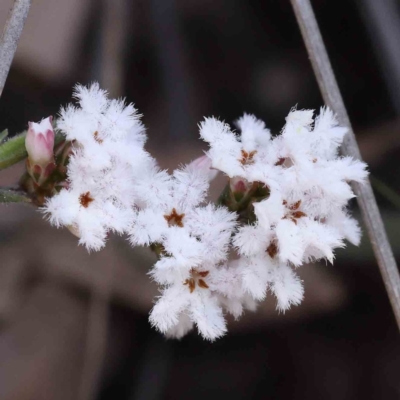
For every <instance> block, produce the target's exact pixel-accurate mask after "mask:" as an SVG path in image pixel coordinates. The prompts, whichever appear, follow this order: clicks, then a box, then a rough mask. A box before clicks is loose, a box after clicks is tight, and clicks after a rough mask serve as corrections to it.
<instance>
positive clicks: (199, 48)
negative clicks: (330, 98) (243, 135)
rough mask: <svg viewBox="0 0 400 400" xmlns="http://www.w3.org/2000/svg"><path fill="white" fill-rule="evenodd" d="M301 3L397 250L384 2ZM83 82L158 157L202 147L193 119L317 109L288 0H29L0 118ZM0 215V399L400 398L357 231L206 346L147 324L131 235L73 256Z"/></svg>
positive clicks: (395, 133)
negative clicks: (300, 294) (309, 7)
mask: <svg viewBox="0 0 400 400" xmlns="http://www.w3.org/2000/svg"><path fill="white" fill-rule="evenodd" d="M312 4H313V6H314V8H315V12H316V15H317V18H318V21H319V24H320V28H321V30H322V34H323V37H324V40H325V43H326V45H327V49H328V52H329V55H330V57H331V61H332V64H333V68H334V71H335V73H336V77H337V79H338V82H339V86H340V88H341V90H342V93H343V97H344V100H345V103H346V106H347V108H348V112H349V115H350V119H351V121H352V123H353V126H354V130H355V132H356V135H357V139H358V141H359V144H360V148H361V152H362V154H363V157H364V159H365V160H366V161H367V162H368V164H369V166H370V171H371V174H372V176H373V178H374V185H375V188H376V190H377V192H376V195H377V199H378V203H379V205H380V208H381V211H382V214H383V218H384V221H385V224H386V226H387V229H388V234H389V237H390V240H391V243H392V245H393V249H394V252H395V255H396V256H397V258H398V259H399V258H400V257H399V256H400V241H399V232H400V213H399V211H400V202H399V198H400V167H399V163H398V160H399V157H400V46H398V43H400V2H398V1H397V0H379V1H377V0H335V1H333V0H313V1H312ZM11 5H12V0H0V23H1V24H2V25H4V22H5V20H6V18H7V13H8V10H9V9H10V7H11ZM94 80H97V81H99V82H100V84H101V86H102V87H103V88H105V89H107V90H108V91H109V92H110V94H111V95H112V96H114V97H126V98H127V100H128V101H131V102H134V103H135V105H136V106H137V107H138V109H139V110H140V112H141V113H143V115H144V118H143V119H144V122H145V124H146V126H147V128H148V135H149V140H148V145H147V148H148V149H149V151H150V152H151V153H152V154H153V155H154V156H156V157H157V158H158V159H159V161H160V165H161V166H163V167H165V168H169V169H172V168H175V167H177V166H178V165H179V164H180V163H183V162H188V161H190V160H192V159H194V158H196V157H197V156H199V155H201V154H202V150H204V148H205V147H204V145H203V144H202V143H201V142H200V141H199V140H198V129H197V124H198V122H199V121H200V120H201V119H202V118H203V116H211V115H214V116H218V117H220V118H222V119H224V120H225V121H227V122H232V121H233V120H235V119H236V118H238V117H239V116H240V115H241V114H242V113H243V112H250V113H254V114H255V115H256V116H257V117H259V118H261V119H264V120H265V121H266V122H267V125H268V126H269V127H270V128H271V129H272V130H273V131H274V132H276V133H277V132H279V131H280V129H281V128H282V126H283V125H284V122H285V116H286V115H287V114H288V112H289V110H290V108H291V107H293V106H295V105H297V106H298V108H313V109H318V108H319V107H320V106H322V105H323V102H322V99H321V96H320V94H319V91H318V87H317V84H316V81H315V78H314V75H313V72H312V69H311V66H310V63H309V60H308V56H307V53H306V51H305V48H304V46H303V42H302V38H301V36H300V32H299V30H298V27H297V24H296V20H295V17H294V14H293V12H292V9H291V5H290V2H289V0H147V1H146V0H130V1H129V0H69V1H63V0H33V3H32V7H31V11H30V14H29V16H28V20H27V23H26V26H25V29H24V32H23V35H22V38H21V41H20V45H19V47H18V51H17V54H16V57H15V59H14V63H13V66H12V69H11V71H10V74H9V77H8V81H7V83H6V86H5V90H4V92H3V95H2V97H1V99H0V131H1V130H2V129H4V128H8V129H9V130H10V132H11V133H17V132H20V131H22V130H24V129H26V127H27V122H28V121H37V120H40V119H41V118H43V117H46V116H48V115H56V114H57V112H58V111H59V107H60V105H65V104H66V103H68V102H70V101H71V91H72V87H73V85H74V84H75V83H76V82H80V83H83V84H87V83H89V82H92V81H94ZM22 169H23V166H17V167H14V168H12V169H10V170H7V171H3V172H2V174H1V175H0V181H1V184H2V185H5V184H10V183H14V182H15V181H16V180H17V179H18V176H19V175H20V174H21V171H22ZM214 189H215V191H217V190H218V188H214ZM219 190H220V189H219ZM351 208H352V210H353V211H354V213H355V215H356V216H357V215H358V211H357V207H356V204H355V203H354V204H352V207H351ZM0 218H1V219H0V221H1V223H0V238H1V242H0V257H1V258H2V259H1V263H0V399H2V400H3V399H7V400H9V399H15V400H21V399H38V400H39V399H40V400H47V399H57V400H58V399H60V400H64V399H65V400H67V399H79V400H80V399H82V400H86V399H87V400H95V399H98V400H109V399H110V400H111V399H119V400H125V399H126V400H128V399H129V400H153V399H154V400H157V399H160V400H161V399H174V400H175V399H176V400H178V399H204V398H209V399H220V398H223V399H225V398H229V399H230V400H235V399H282V400H284V399H335V400H338V399H340V400H342V399H343V400H345V399H346V400H353V399H361V398H362V399H364V400H368V399H385V400H386V399H398V398H400V379H399V374H400V372H399V371H400V343H399V340H398V331H397V328H396V325H395V320H394V317H393V315H392V313H391V309H390V305H389V301H388V299H387V296H386V293H385V290H384V286H383V283H382V280H381V278H380V275H379V271H378V267H377V264H376V262H375V260H374V257H373V254H372V250H371V247H370V245H369V243H368V239H367V237H366V236H365V235H364V238H363V242H362V244H361V246H360V247H359V248H356V247H353V246H351V245H349V247H348V249H346V250H343V251H339V252H338V253H337V259H336V262H335V264H334V266H331V265H325V264H324V263H322V264H321V265H308V266H304V267H302V270H301V275H302V278H303V279H304V284H305V290H306V292H305V296H306V297H305V301H304V303H303V304H302V305H300V306H299V307H296V308H295V309H293V310H290V311H289V312H287V313H286V314H278V313H277V312H276V311H275V302H274V299H273V298H272V296H270V297H269V298H268V299H267V300H266V302H265V303H264V304H263V305H262V306H260V309H259V310H258V311H257V312H256V313H254V314H248V315H246V316H245V317H244V318H242V319H241V320H240V321H231V323H230V324H229V333H228V335H227V336H226V337H225V338H223V339H220V340H218V341H217V342H215V343H209V342H205V341H203V340H202V339H201V338H199V337H198V336H197V333H193V334H190V335H189V336H187V337H185V338H184V339H183V340H181V341H173V340H166V339H165V338H164V337H163V336H162V335H160V334H158V333H157V332H155V331H154V330H153V329H152V328H151V327H150V326H149V323H148V321H147V314H148V311H149V309H150V308H151V305H152V299H153V296H154V295H156V294H157V291H156V288H155V287H154V286H153V285H152V284H151V283H150V282H149V280H148V277H147V276H146V272H147V270H148V268H149V266H150V265H151V263H152V262H154V258H153V255H152V254H151V253H150V252H147V250H146V249H134V250H132V249H131V248H130V247H129V246H128V245H127V243H126V240H125V239H124V238H111V239H110V243H109V244H108V246H107V249H106V250H104V251H102V252H100V253H98V254H90V255H89V254H87V253H86V251H85V250H84V249H82V248H79V247H78V246H77V241H76V238H74V237H73V236H72V235H71V234H70V233H69V232H67V231H65V230H55V229H54V228H51V227H50V226H49V225H48V224H47V223H46V222H45V221H43V220H42V216H41V215H40V214H39V213H38V212H37V211H36V210H34V209H33V208H32V209H31V208H28V207H22V206H18V205H13V206H7V207H6V206H2V208H1V209H0Z"/></svg>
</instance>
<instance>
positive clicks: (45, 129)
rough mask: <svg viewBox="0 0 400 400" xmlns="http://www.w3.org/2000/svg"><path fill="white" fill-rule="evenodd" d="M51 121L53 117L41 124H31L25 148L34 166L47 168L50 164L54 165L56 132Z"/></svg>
mask: <svg viewBox="0 0 400 400" xmlns="http://www.w3.org/2000/svg"><path fill="white" fill-rule="evenodd" d="M51 121H52V117H48V118H46V119H43V120H42V121H40V122H39V123H35V122H29V129H28V133H27V135H26V139H25V147H26V151H27V152H28V158H29V162H30V164H31V165H32V166H33V165H39V166H40V167H42V168H46V167H47V165H48V164H50V163H54V155H53V148H54V131H53V127H52V125H51Z"/></svg>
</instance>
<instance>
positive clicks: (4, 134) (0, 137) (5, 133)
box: [0, 129, 8, 143]
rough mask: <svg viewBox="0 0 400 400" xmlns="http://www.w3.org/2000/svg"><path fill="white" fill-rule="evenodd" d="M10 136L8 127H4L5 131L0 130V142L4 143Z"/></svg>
mask: <svg viewBox="0 0 400 400" xmlns="http://www.w3.org/2000/svg"><path fill="white" fill-rule="evenodd" d="M7 136H8V129H4V131H3V132H0V143H3V142H4V141H5V140H6V139H7Z"/></svg>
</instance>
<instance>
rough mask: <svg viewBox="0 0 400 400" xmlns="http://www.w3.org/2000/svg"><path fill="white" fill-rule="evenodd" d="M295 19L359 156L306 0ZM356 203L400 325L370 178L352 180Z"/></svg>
mask: <svg viewBox="0 0 400 400" xmlns="http://www.w3.org/2000/svg"><path fill="white" fill-rule="evenodd" d="M291 3H292V6H293V9H294V12H295V14H296V18H297V22H298V24H299V26H300V30H301V33H302V36H303V39H304V42H305V45H306V47H307V51H308V55H309V57H310V60H311V64H312V66H313V69H314V73H315V76H316V78H317V81H318V85H319V88H320V90H321V93H322V97H323V98H324V101H325V103H326V104H327V105H328V106H329V107H330V108H331V109H332V110H333V111H334V112H335V113H336V115H337V117H338V120H339V122H340V124H341V125H343V126H347V127H348V128H349V133H348V134H347V135H346V137H345V140H344V142H343V145H342V153H343V154H344V155H349V156H352V157H354V158H357V159H361V154H360V150H359V148H358V145H357V141H356V138H355V135H354V132H353V129H352V127H351V124H350V120H349V117H348V115H347V111H346V108H345V106H344V102H343V99H342V96H341V94H340V91H339V87H338V84H337V82H336V79H335V76H334V73H333V70H332V66H331V63H330V61H329V58H328V54H327V52H326V48H325V45H324V43H323V40H322V36H321V32H320V30H319V28H318V24H317V21H316V18H315V15H314V12H313V10H312V7H311V4H310V1H309V0H291ZM353 189H354V192H355V193H356V195H357V200H358V204H359V206H360V209H361V213H362V216H363V219H364V222H365V225H366V227H367V230H368V235H369V238H370V240H371V243H372V247H373V250H374V253H375V257H376V259H377V261H378V265H379V268H380V271H381V275H382V278H383V281H384V283H385V286H386V290H387V293H388V296H389V299H390V302H391V304H392V308H393V312H394V315H395V317H396V321H397V325H398V327H399V329H400V275H399V271H398V269H397V265H396V261H395V259H394V256H393V252H392V249H391V247H390V244H389V241H388V238H387V235H386V232H385V228H384V226H383V223H382V218H381V215H380V213H379V209H378V206H377V204H376V200H375V197H374V193H373V191H372V187H371V184H370V182H369V181H367V182H366V183H365V184H364V185H360V184H354V186H353Z"/></svg>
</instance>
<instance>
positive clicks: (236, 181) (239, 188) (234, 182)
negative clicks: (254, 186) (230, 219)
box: [230, 176, 250, 194]
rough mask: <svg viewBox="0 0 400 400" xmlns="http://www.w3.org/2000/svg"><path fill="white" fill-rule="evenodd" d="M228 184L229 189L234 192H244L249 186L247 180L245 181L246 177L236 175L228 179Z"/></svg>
mask: <svg viewBox="0 0 400 400" xmlns="http://www.w3.org/2000/svg"><path fill="white" fill-rule="evenodd" d="M230 186H231V191H232V192H233V193H236V194H239V193H241V194H245V193H246V192H247V191H248V190H249V188H250V185H249V182H247V180H246V179H243V178H240V177H238V176H235V177H234V178H231V179H230Z"/></svg>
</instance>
